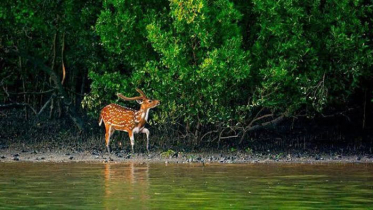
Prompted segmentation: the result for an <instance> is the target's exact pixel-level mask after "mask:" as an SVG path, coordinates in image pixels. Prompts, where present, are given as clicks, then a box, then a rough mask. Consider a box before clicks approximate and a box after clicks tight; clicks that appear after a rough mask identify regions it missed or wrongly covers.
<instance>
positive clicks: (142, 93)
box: [117, 88, 147, 101]
mask: <svg viewBox="0 0 373 210" xmlns="http://www.w3.org/2000/svg"><path fill="white" fill-rule="evenodd" d="M136 91H137V92H139V93H140V95H141V96H136V97H132V98H128V97H126V96H124V95H122V94H121V93H117V96H118V97H119V98H121V99H123V100H126V101H134V100H144V99H145V98H147V97H146V95H145V93H144V92H142V90H140V89H138V88H136Z"/></svg>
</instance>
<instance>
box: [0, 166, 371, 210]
mask: <svg viewBox="0 0 373 210" xmlns="http://www.w3.org/2000/svg"><path fill="white" fill-rule="evenodd" d="M372 198H373V164H366V165H363V164H340V165H339V164H330V165H310V164H285V165H281V164H247V165H226V164H223V165H209V164H207V165H205V167H203V166H202V165H201V164H198V165H196V164H195V165H193V164H168V165H167V166H166V165H164V164H136V163H126V164H123V163H121V164H115V163H109V164H90V163H69V164H62V163H38V164H35V163H0V209H19V208H25V209H372V206H373V199H372Z"/></svg>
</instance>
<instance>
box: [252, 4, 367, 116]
mask: <svg viewBox="0 0 373 210" xmlns="http://www.w3.org/2000/svg"><path fill="white" fill-rule="evenodd" d="M254 5H255V6H254V8H253V10H254V12H255V13H256V14H257V16H258V22H257V23H256V24H257V28H258V30H259V35H258V39H257V41H256V42H255V43H254V45H253V48H252V52H253V54H254V55H255V56H254V59H253V62H254V65H255V66H258V70H259V71H260V73H259V74H260V77H261V78H263V79H264V81H263V82H262V86H261V87H260V88H258V98H257V99H256V100H255V102H254V103H258V104H261V105H264V106H268V107H273V108H276V109H282V110H285V109H286V110H288V111H290V113H294V112H295V111H297V110H299V109H300V108H301V107H304V106H306V107H307V110H310V111H312V110H315V111H319V112H322V110H323V109H324V108H325V107H326V106H328V105H332V104H339V105H340V104H346V102H347V100H348V97H349V96H350V95H351V94H352V93H353V92H354V90H355V89H356V88H358V87H359V86H360V85H361V82H362V78H364V77H365V78H367V77H371V76H372V73H371V71H369V67H370V66H372V53H373V51H372V48H371V47H368V46H369V44H370V42H371V38H372V37H368V36H367V34H368V33H369V28H368V25H369V23H368V22H367V19H366V17H367V15H368V14H371V9H372V6H371V5H369V6H368V5H364V4H363V2H360V1H354V2H351V1H348V0H344V1H328V2H322V1H313V2H311V1H290V0H289V1H270V0H269V1H254Z"/></svg>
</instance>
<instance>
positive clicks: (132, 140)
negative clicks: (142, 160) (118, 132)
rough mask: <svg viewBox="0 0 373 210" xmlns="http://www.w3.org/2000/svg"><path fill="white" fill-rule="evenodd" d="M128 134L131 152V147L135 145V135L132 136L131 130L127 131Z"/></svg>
mask: <svg viewBox="0 0 373 210" xmlns="http://www.w3.org/2000/svg"><path fill="white" fill-rule="evenodd" d="M128 136H129V137H130V140H131V151H132V153H134V149H133V147H134V146H135V137H134V136H133V132H132V131H130V132H128Z"/></svg>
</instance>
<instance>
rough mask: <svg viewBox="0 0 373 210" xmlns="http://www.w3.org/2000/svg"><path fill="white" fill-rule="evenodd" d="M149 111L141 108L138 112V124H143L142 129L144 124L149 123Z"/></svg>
mask: <svg viewBox="0 0 373 210" xmlns="http://www.w3.org/2000/svg"><path fill="white" fill-rule="evenodd" d="M149 110H150V109H149V108H143V107H141V109H140V110H138V111H137V112H136V122H138V123H139V124H141V125H140V127H142V126H144V124H145V123H146V122H148V117H149Z"/></svg>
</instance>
